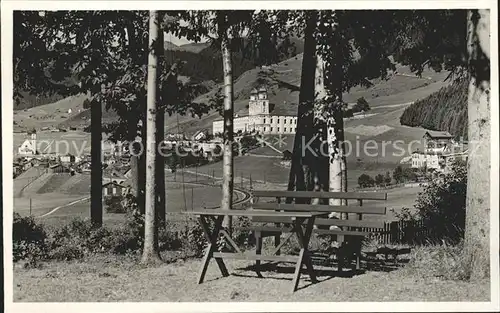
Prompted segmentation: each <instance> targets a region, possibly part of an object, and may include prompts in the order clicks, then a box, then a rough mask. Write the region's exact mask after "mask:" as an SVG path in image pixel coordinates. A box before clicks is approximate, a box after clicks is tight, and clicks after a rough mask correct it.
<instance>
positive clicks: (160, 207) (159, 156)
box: [155, 11, 169, 227]
mask: <svg viewBox="0 0 500 313" xmlns="http://www.w3.org/2000/svg"><path fill="white" fill-rule="evenodd" d="M158 20H159V21H162V20H163V14H162V12H161V11H160V12H159V13H158ZM159 28H160V29H159V30H158V44H157V45H156V49H157V50H156V55H157V56H159V57H161V59H160V60H158V63H159V64H160V66H159V67H160V68H161V67H162V66H163V64H164V63H163V59H164V57H165V52H164V46H163V42H164V39H163V29H162V28H161V27H159ZM159 74H160V71H157V76H156V77H157V79H158V82H157V85H158V86H159V85H160V82H159ZM158 90H159V91H160V95H158V101H160V100H161V105H159V106H158V113H157V114H156V142H157V145H158V147H160V144H161V143H162V142H163V141H164V140H165V108H164V105H165V98H166V97H168V96H169V95H166V94H165V91H166V90H164V89H163V88H158ZM155 151H156V164H155V170H156V179H155V186H156V213H157V214H158V226H159V227H164V226H165V221H166V213H167V211H166V205H167V201H166V190H165V187H166V186H165V158H164V156H163V153H162V151H161V150H160V149H156V150H155Z"/></svg>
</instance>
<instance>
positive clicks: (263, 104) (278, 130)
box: [212, 87, 297, 135]
mask: <svg viewBox="0 0 500 313" xmlns="http://www.w3.org/2000/svg"><path fill="white" fill-rule="evenodd" d="M233 127H234V132H235V133H237V132H239V131H241V132H254V131H255V132H258V133H261V134H295V131H296V129H297V116H294V115H272V114H270V108H269V99H268V96H267V90H266V89H265V88H264V87H261V88H259V89H258V90H257V89H254V90H252V92H251V94H250V101H249V104H248V115H245V116H238V115H235V117H234V126H233ZM223 131H224V124H223V120H222V119H218V120H216V121H214V122H213V123H212V133H213V134H214V135H215V134H222V133H223Z"/></svg>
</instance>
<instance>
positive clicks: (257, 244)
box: [255, 231, 263, 278]
mask: <svg viewBox="0 0 500 313" xmlns="http://www.w3.org/2000/svg"><path fill="white" fill-rule="evenodd" d="M261 253H262V234H261V232H260V231H257V232H255V254H257V255H260V254H261ZM255 273H257V276H258V277H259V278H262V277H263V276H262V273H261V272H260V260H255Z"/></svg>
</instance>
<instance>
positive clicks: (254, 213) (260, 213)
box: [184, 209, 329, 218]
mask: <svg viewBox="0 0 500 313" xmlns="http://www.w3.org/2000/svg"><path fill="white" fill-rule="evenodd" d="M184 214H189V215H218V216H220V215H228V216H248V217H291V218H310V217H318V216H327V215H328V214H329V213H328V212H303V211H296V212H293V211H287V212H277V211H270V210H221V209H204V210H196V211H188V212H184Z"/></svg>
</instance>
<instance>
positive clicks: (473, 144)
mask: <svg viewBox="0 0 500 313" xmlns="http://www.w3.org/2000/svg"><path fill="white" fill-rule="evenodd" d="M467 23H468V32H467V47H468V54H469V66H470V69H471V72H472V73H471V79H470V83H469V96H468V107H467V109H468V115H469V126H468V139H469V146H468V150H469V156H468V164H467V200H466V222H465V246H464V253H465V262H467V264H466V265H467V266H468V268H469V269H470V278H471V279H473V280H474V279H484V278H486V277H489V273H490V253H489V250H490V249H489V247H490V231H489V230H490V170H491V159H490V153H491V151H490V138H491V134H490V132H491V129H490V38H489V36H490V30H489V24H490V13H489V10H471V11H469V13H468V21H467Z"/></svg>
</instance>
